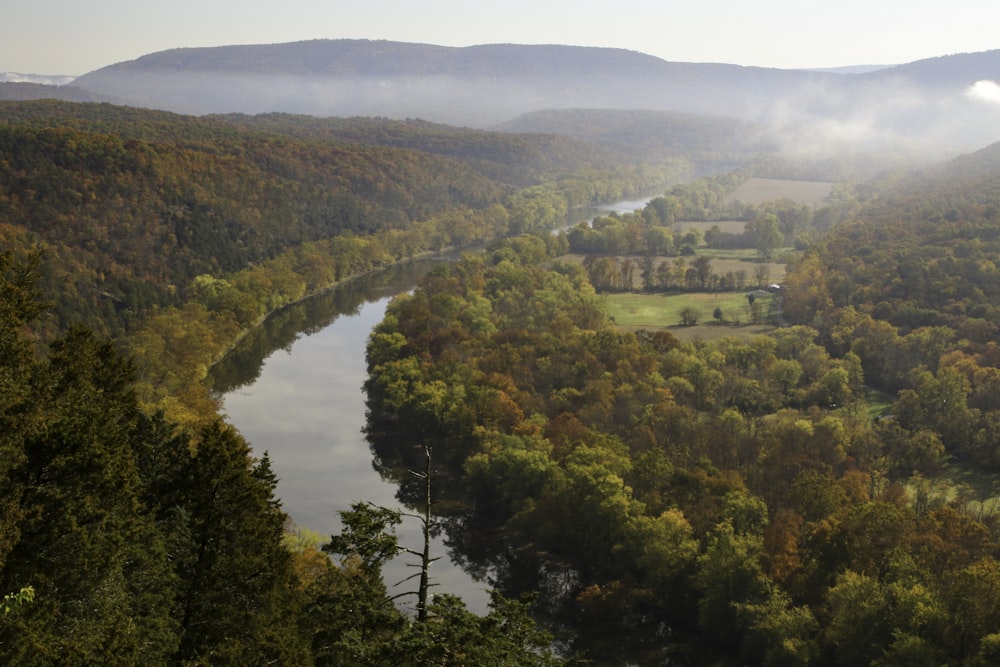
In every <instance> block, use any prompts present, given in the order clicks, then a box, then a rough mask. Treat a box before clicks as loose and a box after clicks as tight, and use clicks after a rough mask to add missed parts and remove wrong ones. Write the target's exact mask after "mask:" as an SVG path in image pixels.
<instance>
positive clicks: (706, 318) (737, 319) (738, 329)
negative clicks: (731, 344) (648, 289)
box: [605, 292, 774, 340]
mask: <svg viewBox="0 0 1000 667" xmlns="http://www.w3.org/2000/svg"><path fill="white" fill-rule="evenodd" d="M605 299H606V303H607V309H608V313H609V314H610V315H611V317H612V318H613V319H614V321H615V323H616V324H617V325H618V326H619V327H621V328H623V329H668V330H669V331H670V332H671V333H673V334H674V335H675V336H677V337H678V338H680V339H682V340H693V339H702V340H708V339H712V338H722V337H725V336H736V337H740V338H743V337H750V336H755V335H759V334H762V333H767V332H768V331H771V330H773V329H774V327H773V326H772V325H765V324H757V325H750V324H746V323H747V322H749V321H750V310H749V304H748V302H747V298H746V294H745V293H743V292H686V293H683V294H638V293H634V292H624V293H620V294H608V295H606V297H605ZM688 307H692V308H695V309H696V310H698V311H699V312H700V313H701V316H700V318H699V320H698V324H696V325H694V326H680V321H681V316H680V312H681V310H683V309H684V308H688ZM716 308H720V309H721V310H722V317H723V320H724V321H725V322H727V323H728V324H720V323H719V322H717V321H716V320H715V319H714V318H713V316H712V315H713V313H714V312H715V309H716ZM733 323H738V325H735V326H734V324H733Z"/></svg>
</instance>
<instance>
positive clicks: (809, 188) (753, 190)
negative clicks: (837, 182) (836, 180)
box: [726, 178, 833, 208]
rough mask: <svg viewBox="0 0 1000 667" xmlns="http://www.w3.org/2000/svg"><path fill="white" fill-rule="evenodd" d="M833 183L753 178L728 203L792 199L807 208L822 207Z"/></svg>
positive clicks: (739, 188)
mask: <svg viewBox="0 0 1000 667" xmlns="http://www.w3.org/2000/svg"><path fill="white" fill-rule="evenodd" d="M832 188H833V183H829V182H827V181H787V180H779V179H775V178H751V179H750V180H748V181H747V182H746V183H743V184H742V185H741V186H740V187H738V188H736V189H735V190H734V191H733V192H732V193H731V194H730V195H729V196H728V197H726V201H727V202H730V201H741V202H743V203H745V204H761V203H763V202H766V201H776V200H779V199H791V200H792V201H796V202H800V203H802V204H805V205H806V206H812V207H813V208H818V207H820V206H822V205H823V204H824V202H825V200H826V198H827V197H829V196H830V190H831V189H832Z"/></svg>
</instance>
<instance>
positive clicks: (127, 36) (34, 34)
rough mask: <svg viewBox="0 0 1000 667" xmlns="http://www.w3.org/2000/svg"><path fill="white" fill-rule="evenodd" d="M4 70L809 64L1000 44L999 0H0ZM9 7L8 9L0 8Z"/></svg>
mask: <svg viewBox="0 0 1000 667" xmlns="http://www.w3.org/2000/svg"><path fill="white" fill-rule="evenodd" d="M0 3H2V4H0V72H19V73H26V74H27V73H30V74H49V75H55V74H72V75H79V74H85V73H87V72H90V71H93V70H95V69H99V68H101V67H104V66H105V65H111V64H113V63H116V62H121V61H124V60H132V59H134V58H138V57H139V56H142V55H145V54H147V53H153V52H155V51H162V50H165V49H170V48H176V47H198V46H220V45H228V44H266V43H280V42H294V41H300V40H306V39H338V38H363V39H388V40H395V41H402V42H422V43H428V44H440V45H443V46H469V45H473V44H496V43H513V44H570V45H578V46H608V47H617V48H626V49H631V50H634V51H641V52H643V53H647V54H650V55H653V56H657V57H659V58H663V59H664V60H672V61H679V62H725V63H734V64H739V65H758V66H764V67H782V68H807V67H836V66H845V65H869V64H898V63H905V62H910V61H913V60H920V59H922V58H931V57H934V56H942V55H950V54H954V53H964V52H975V51H988V50H992V49H997V48H1000V30H998V26H1000V2H996V0H948V1H947V2H945V1H942V0H934V1H928V0H828V1H827V2H816V1H814V0H758V1H757V2H752V1H749V0H686V1H684V2H678V1H677V0H614V1H607V0H605V1H600V2H599V1H597V0H531V1H528V0H489V2H484V3H478V2H475V1H474V0H461V1H451V0H270V1H265V0H158V1H157V2H148V1H147V0H0ZM3 5H6V7H3Z"/></svg>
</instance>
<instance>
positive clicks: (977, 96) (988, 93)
mask: <svg viewBox="0 0 1000 667" xmlns="http://www.w3.org/2000/svg"><path fill="white" fill-rule="evenodd" d="M965 94H966V95H967V96H968V97H969V98H971V99H973V100H977V101H979V102H985V103H987V104H996V105H998V106H1000V83H997V82H996V81H990V80H988V79H982V80H980V81H976V82H975V83H974V84H972V85H971V86H969V87H968V89H966V91H965Z"/></svg>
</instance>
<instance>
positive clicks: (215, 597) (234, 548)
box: [159, 422, 305, 664]
mask: <svg viewBox="0 0 1000 667" xmlns="http://www.w3.org/2000/svg"><path fill="white" fill-rule="evenodd" d="M175 454H177V455H178V456H177V458H176V468H175V469H174V470H172V471H171V473H172V476H173V482H172V483H171V484H170V485H169V490H167V489H166V488H165V489H164V490H163V496H162V497H161V505H160V507H159V511H160V512H161V514H162V515H163V516H164V519H165V521H167V523H168V525H170V527H171V528H172V532H174V534H175V538H174V543H173V544H172V545H171V546H172V549H173V550H174V553H173V554H172V559H173V562H174V564H175V568H176V571H177V573H178V576H179V577H180V582H179V590H178V595H177V602H176V605H175V618H176V621H177V623H178V625H179V632H180V648H179V651H178V654H177V658H178V659H179V660H182V661H196V662H198V661H209V662H212V663H213V664H249V663H258V662H267V661H270V660H277V661H279V662H286V663H288V662H297V661H300V660H305V658H304V657H303V655H304V652H305V647H304V645H303V644H302V643H301V641H300V638H299V635H298V631H297V630H296V628H295V626H294V623H295V618H294V615H291V614H289V610H290V609H294V608H295V607H296V606H297V604H298V603H297V602H296V599H295V598H296V594H295V589H294V587H293V585H292V584H293V581H294V579H293V571H292V555H291V553H290V552H289V551H288V550H287V549H286V548H285V547H284V545H283V542H282V535H283V529H284V525H285V521H286V517H285V514H284V513H283V512H282V511H281V507H280V505H279V504H278V502H277V501H276V500H275V499H274V496H273V492H274V487H275V485H276V483H277V481H276V479H275V477H274V475H273V473H272V472H271V468H270V462H269V460H268V458H267V456H266V454H265V455H264V456H263V457H261V458H260V459H257V460H255V459H254V458H253V457H251V455H250V449H249V446H248V445H247V443H246V441H245V440H244V439H243V438H242V437H240V435H239V434H238V433H236V431H235V430H233V429H232V428H231V427H229V426H227V425H225V424H222V423H221V422H216V423H213V424H210V425H208V426H206V427H204V428H203V429H202V431H201V433H200V434H199V438H198V441H197V442H196V443H194V444H193V446H192V447H191V448H190V449H188V448H187V447H185V448H184V450H182V451H180V452H175Z"/></svg>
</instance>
